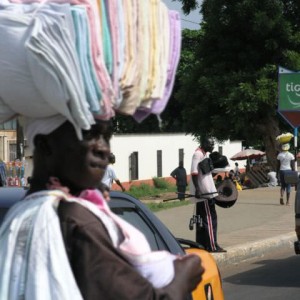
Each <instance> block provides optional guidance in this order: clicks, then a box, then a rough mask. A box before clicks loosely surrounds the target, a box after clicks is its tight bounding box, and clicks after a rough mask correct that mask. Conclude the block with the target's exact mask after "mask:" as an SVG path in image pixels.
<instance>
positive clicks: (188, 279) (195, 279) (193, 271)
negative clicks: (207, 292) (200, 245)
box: [170, 254, 204, 299]
mask: <svg viewBox="0 0 300 300" xmlns="http://www.w3.org/2000/svg"><path fill="white" fill-rule="evenodd" d="M174 267H175V277H174V280H173V281H172V283H171V284H170V288H172V289H176V290H174V292H175V293H176V297H174V299H185V297H186V296H187V294H189V293H191V292H192V291H193V290H194V289H196V287H197V285H198V284H199V283H200V281H201V280H202V274H203V273H204V268H203V267H202V266H201V259H200V258H199V256H197V255H194V254H190V255H186V256H183V257H180V258H178V259H176V260H175V261H174ZM180 295H181V297H180ZM172 299H173V298H172Z"/></svg>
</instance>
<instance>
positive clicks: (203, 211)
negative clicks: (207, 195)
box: [196, 199, 218, 251]
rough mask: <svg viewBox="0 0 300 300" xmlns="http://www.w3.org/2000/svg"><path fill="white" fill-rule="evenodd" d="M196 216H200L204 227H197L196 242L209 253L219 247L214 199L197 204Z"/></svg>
mask: <svg viewBox="0 0 300 300" xmlns="http://www.w3.org/2000/svg"><path fill="white" fill-rule="evenodd" d="M196 215H200V216H201V219H202V226H201V227H199V226H197V227H196V242H197V243H199V244H201V245H203V246H204V247H205V249H207V250H209V251H213V250H216V247H217V223H218V220H217V212H216V207H215V201H214V200H213V199H210V200H205V201H203V202H197V203H196Z"/></svg>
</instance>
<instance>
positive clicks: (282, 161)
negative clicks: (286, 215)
mask: <svg viewBox="0 0 300 300" xmlns="http://www.w3.org/2000/svg"><path fill="white" fill-rule="evenodd" d="M289 149H290V145H289V144H288V143H287V144H283V145H281V150H282V151H281V152H280V153H279V154H278V155H277V178H278V177H279V179H280V204H281V205H284V201H283V197H284V192H285V191H286V205H289V204H290V202H289V201H290V194H291V185H290V184H287V183H286V182H285V179H284V174H285V173H286V172H287V171H290V170H293V171H294V170H295V156H294V155H293V154H292V153H291V152H289Z"/></svg>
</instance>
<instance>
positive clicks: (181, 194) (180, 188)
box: [177, 185, 186, 200]
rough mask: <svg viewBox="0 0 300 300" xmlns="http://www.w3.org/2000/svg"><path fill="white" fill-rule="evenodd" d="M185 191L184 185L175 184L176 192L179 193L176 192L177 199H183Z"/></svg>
mask: <svg viewBox="0 0 300 300" xmlns="http://www.w3.org/2000/svg"><path fill="white" fill-rule="evenodd" d="M185 191H186V185H177V192H178V193H179V194H178V199H179V200H184V198H185V196H184V194H185Z"/></svg>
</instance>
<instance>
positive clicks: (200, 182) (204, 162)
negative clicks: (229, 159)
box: [190, 137, 226, 252]
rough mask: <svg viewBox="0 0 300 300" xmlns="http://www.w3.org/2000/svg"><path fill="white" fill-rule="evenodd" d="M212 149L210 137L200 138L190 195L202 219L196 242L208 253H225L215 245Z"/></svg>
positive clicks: (192, 169) (212, 141)
mask: <svg viewBox="0 0 300 300" xmlns="http://www.w3.org/2000/svg"><path fill="white" fill-rule="evenodd" d="M213 149H214V140H213V139H212V138H211V137H203V138H201V146H199V147H198V148H197V149H196V151H195V152H194V154H193V158H192V166H191V177H192V180H191V181H192V184H190V193H191V194H192V195H195V198H196V199H195V200H196V215H200V217H201V219H202V226H203V227H201V228H199V227H198V228H196V242H198V243H200V244H202V245H203V246H204V247H205V249H206V250H207V251H209V252H226V250H225V249H223V248H222V247H220V246H219V245H218V243H217V222H218V220H217V212H216V207H215V201H214V197H216V196H218V193H217V190H216V187H215V184H214V180H213V177H212V173H211V171H212V169H213V167H212V166H211V164H210V158H209V154H210V152H212V151H213Z"/></svg>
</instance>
